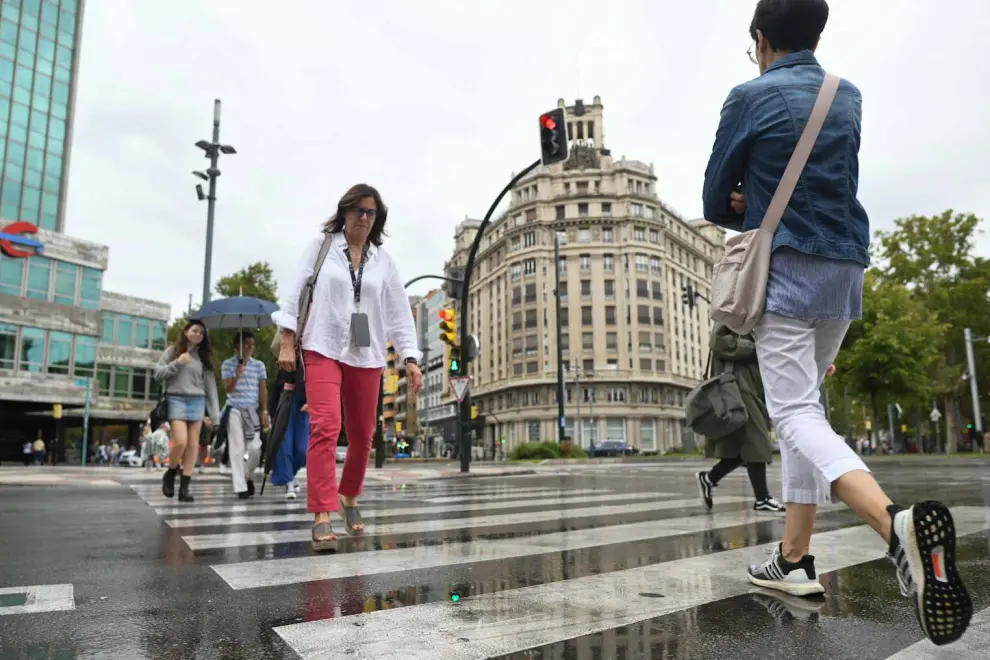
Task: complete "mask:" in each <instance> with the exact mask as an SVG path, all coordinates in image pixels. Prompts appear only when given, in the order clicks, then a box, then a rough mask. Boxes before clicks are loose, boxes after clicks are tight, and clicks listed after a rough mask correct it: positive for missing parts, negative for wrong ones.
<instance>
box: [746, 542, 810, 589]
mask: <svg viewBox="0 0 990 660" xmlns="http://www.w3.org/2000/svg"><path fill="white" fill-rule="evenodd" d="M746 577H748V578H749V581H750V582H752V583H753V584H755V585H756V586H758V587H763V588H764V589H774V590H776V591H783V592H784V593H785V594H790V595H791V596H813V595H816V594H821V593H825V587H823V586H822V585H821V583H820V582H819V581H818V575H817V573H815V558H814V557H812V556H811V555H805V556H804V557H802V558H801V561H798V562H794V563H791V562H789V561H787V560H786V559H784V555H783V550H782V549H781V544H779V543H778V544H777V547H776V548H774V549H773V553H772V554H771V555H770V558H769V559H767V560H766V561H764V562H763V563H762V564H753V565H752V566H750V567H749V571H747V573H746Z"/></svg>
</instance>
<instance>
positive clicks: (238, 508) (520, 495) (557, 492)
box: [155, 488, 612, 515]
mask: <svg viewBox="0 0 990 660" xmlns="http://www.w3.org/2000/svg"><path fill="white" fill-rule="evenodd" d="M610 492H612V491H611V490H608V489H606V488H597V489H590V488H589V489H585V490H562V489H559V488H552V489H551V488H548V489H545V490H544V489H540V490H532V491H530V490H525V491H524V490H520V491H516V492H515V493H509V494H504V495H498V496H488V495H485V496H479V497H473V496H472V497H464V498H460V497H456V498H452V501H455V502H456V501H462V500H463V501H466V502H467V501H471V500H472V499H477V500H482V501H486V502H487V501H493V500H494V501H497V500H502V499H517V500H519V499H526V498H527V496H529V495H537V496H546V497H550V496H554V497H563V496H565V495H572V494H585V493H587V494H589V495H590V494H592V493H610ZM299 497H300V499H301V500H302V501H298V500H297V501H296V502H293V501H292V500H283V501H279V500H269V499H267V498H265V499H260V500H256V501H255V502H253V503H252V504H233V503H232V504H228V505H226V506H224V505H213V504H210V505H209V506H202V507H197V506H196V504H198V503H199V501H198V500H197V502H196V503H194V504H193V505H192V506H189V505H188V504H187V505H185V506H178V505H175V506H160V507H156V508H155V513H157V514H159V515H185V514H189V515H196V514H202V513H244V512H246V511H251V512H260V511H264V510H265V509H266V507H267V508H271V509H273V513H278V512H279V511H296V510H301V511H305V510H306V506H307V504H306V501H305V500H306V496H305V495H303V494H300V496H299ZM238 501H240V500H238ZM432 501H433V500H430V499H423V498H422V497H369V498H361V501H360V504H361V508H362V510H364V509H366V508H369V507H368V506H367V505H368V504H396V503H400V502H410V503H412V502H432Z"/></svg>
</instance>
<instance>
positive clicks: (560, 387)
mask: <svg viewBox="0 0 990 660" xmlns="http://www.w3.org/2000/svg"><path fill="white" fill-rule="evenodd" d="M553 279H554V288H553V297H554V305H555V306H556V309H557V311H556V312H555V314H556V317H557V442H558V443H559V444H563V443H564V398H565V394H564V330H563V327H562V325H561V323H560V234H559V233H558V232H554V233H553ZM576 423H580V422H576Z"/></svg>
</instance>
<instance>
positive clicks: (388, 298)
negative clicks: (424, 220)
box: [272, 184, 423, 552]
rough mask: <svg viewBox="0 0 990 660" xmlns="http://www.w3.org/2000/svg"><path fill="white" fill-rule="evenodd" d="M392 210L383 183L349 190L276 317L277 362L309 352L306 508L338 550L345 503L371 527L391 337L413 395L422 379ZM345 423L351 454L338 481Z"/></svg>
mask: <svg viewBox="0 0 990 660" xmlns="http://www.w3.org/2000/svg"><path fill="white" fill-rule="evenodd" d="M387 216H388V209H387V208H386V206H385V204H384V203H383V202H382V198H381V195H379V194H378V191H377V190H375V189H374V188H372V187H371V186H368V185H365V184H359V185H356V186H354V187H353V188H351V189H350V190H348V191H347V193H345V194H344V196H343V197H342V198H341V199H340V202H338V204H337V211H336V213H334V215H333V216H332V217H331V218H330V220H328V221H327V222H326V224H325V225H324V227H323V231H324V234H321V235H320V236H319V237H316V238H314V239H313V240H312V241H310V243H309V245H308V247H307V250H306V254H305V255H304V256H303V258H302V263H301V266H300V269H299V271H298V273H297V275H296V278H295V281H294V282H293V284H292V286H291V287H290V288H289V289H288V292H287V295H286V297H285V298H284V299H283V300H282V301H280V310H279V311H278V312H276V313H275V314H273V315H272V318H273V320H274V321H275V323H276V324H277V325H278V327H279V328H280V329H281V348H280V350H279V356H278V364H279V367H280V368H281V369H284V370H286V371H294V370H295V368H296V366H297V365H296V361H297V353H298V352H299V351H301V355H302V360H303V367H304V373H305V379H306V398H307V399H308V402H309V414H310V435H309V450H308V452H307V454H306V473H307V488H306V497H307V504H308V506H307V509H308V510H309V511H310V512H311V513H313V514H315V519H314V521H313V534H312V540H313V549H314V550H316V551H318V552H319V551H324V550H335V549H336V546H337V537H336V536H335V535H334V532H333V527H332V526H331V523H330V514H331V513H332V512H334V511H338V510H340V512H341V516H342V517H343V519H344V524H345V527H346V529H347V532H348V534H351V535H358V534H361V533H363V532H364V523H363V522H362V520H361V514H360V512H359V510H358V508H357V498H358V496H359V495H360V494H361V489H362V487H363V485H364V476H365V471H366V470H367V468H368V457H369V455H370V454H371V444H372V438H373V436H374V432H375V425H376V422H377V420H376V419H375V417H376V414H377V410H378V390H379V388H380V387H381V376H382V369H383V368H384V367H385V360H386V348H385V344H386V338H387V339H390V340H391V341H392V345H393V346H394V347H395V350H396V351H397V352H398V353H399V355H400V356H401V358H402V360H403V363H404V365H405V370H406V377H407V379H408V381H409V389H410V393H411V394H415V393H416V392H418V391H419V388H420V386H421V385H422V382H423V375H422V373H421V372H420V370H419V366H418V362H419V359H420V355H421V354H420V351H419V347H418V341H417V336H416V326H415V323H414V321H413V316H412V309H411V308H410V306H409V299H408V298H407V297H406V292H405V287H404V286H403V283H402V279H401V278H400V277H399V271H398V269H397V268H396V266H395V262H394V261H393V259H392V257H391V255H389V254H388V252H386V251H385V250H384V249H383V248H382V247H381V245H382V238H383V236H384V230H385V220H386V218H387ZM327 233H329V235H330V238H331V240H332V244H331V246H330V250H329V251H328V252H327V255H326V259H325V261H324V262H323V266H322V268H320V271H319V275H318V277H317V279H316V285H315V287H314V289H313V301H312V305H311V307H310V310H309V316H308V318H307V319H306V325H305V328H304V330H303V333H302V334H303V336H302V337H301V338H297V337H296V327H297V321H298V311H299V293H300V291H301V290H302V287H303V285H304V284H305V283H306V281H307V280H308V279H309V278H310V277H311V276H312V274H313V269H314V265H315V262H316V258H317V255H318V254H319V252H320V247H321V246H322V245H323V241H324V239H325V238H326V234H327ZM342 418H343V420H342ZM342 424H343V426H344V428H345V430H346V431H347V458H346V459H345V461H344V470H343V475H342V477H341V480H340V487H339V489H338V487H337V478H336V451H337V437H338V436H339V434H340V429H341V425H342Z"/></svg>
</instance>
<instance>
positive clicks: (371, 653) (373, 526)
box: [0, 462, 990, 660]
mask: <svg viewBox="0 0 990 660" xmlns="http://www.w3.org/2000/svg"><path fill="white" fill-rule="evenodd" d="M699 465H700V464H691V463H685V464H672V463H665V464H645V463H644V464H635V465H630V466H627V465H589V466H584V467H575V468H568V469H567V470H566V471H563V472H560V471H558V473H550V472H546V473H542V474H536V475H532V476H527V477H515V478H512V479H484V480H449V481H448V480H444V481H442V482H417V483H410V484H408V486H407V487H406V488H401V487H392V486H388V487H369V488H368V491H367V493H366V494H365V497H364V500H363V501H364V502H365V511H366V517H367V518H368V520H369V530H368V534H367V535H366V536H365V537H364V538H356V539H350V538H346V537H344V538H342V539H341V542H340V550H339V552H338V553H337V554H335V555H327V556H315V555H313V554H312V553H311V552H310V551H309V548H308V543H306V540H307V539H308V523H307V520H308V517H307V515H306V514H305V503H304V500H301V501H299V502H297V503H285V502H284V501H282V500H281V499H280V498H278V497H276V496H275V494H274V490H275V489H273V492H272V493H271V496H270V494H269V492H268V491H266V494H265V497H264V498H263V499H259V498H256V500H257V501H252V502H249V503H244V502H242V501H239V500H236V499H235V498H234V497H233V496H232V495H231V494H230V492H229V490H230V489H229V484H228V483H226V482H224V481H221V480H219V479H215V478H214V479H200V480H198V482H194V484H195V485H194V490H195V494H196V495H197V497H198V498H199V499H198V500H197V502H196V503H194V504H193V505H191V506H188V507H179V506H176V504H175V503H174V502H167V501H163V500H162V498H161V497H160V491H158V490H157V486H156V484H155V483H153V482H143V483H137V484H134V487H133V489H131V490H130V492H129V493H126V494H125V493H124V492H123V491H120V492H116V491H115V492H108V491H107V489H102V490H101V491H100V492H96V491H95V490H89V491H87V490H80V491H73V493H72V494H71V495H70V496H69V498H68V499H66V496H65V494H66V491H61V498H60V495H59V492H56V491H51V490H48V491H46V490H41V489H27V488H20V489H7V490H0V520H2V521H3V524H4V531H5V539H6V538H10V539H13V542H12V543H9V544H8V545H6V546H5V548H4V549H5V553H4V554H5V555H9V558H8V557H7V556H3V557H0V571H2V572H0V577H2V582H0V587H4V586H18V585H28V584H35V585H37V584H71V585H73V586H74V589H75V599H76V603H75V610H74V611H71V612H53V613H42V614H31V615H14V616H8V617H0V630H2V631H3V632H2V636H0V658H6V657H17V658H20V657H25V658H27V657H35V656H38V657H41V656H42V655H43V657H46V658H47V657H74V658H75V657H147V658H167V659H168V658H186V657H195V658H241V657H243V658H296V657H303V658H311V657H312V658H315V657H319V658H389V657H396V658H399V657H402V658H403V659H404V660H415V659H416V658H446V657H451V658H454V657H456V658H490V657H510V658H518V659H522V658H575V659H582V660H583V659H584V658H677V659H687V658H692V659H693V658H726V659H727V660H728V659H730V658H732V659H736V658H751V657H752V658H763V657H766V658H791V657H799V658H801V659H802V660H813V659H816V658H828V659H832V658H836V659H843V658H850V659H851V658H856V659H857V660H858V659H860V658H876V659H877V660H885V659H887V658H895V660H913V659H916V658H929V657H933V658H937V657H940V656H936V655H932V653H933V651H934V648H933V647H932V646H931V645H930V644H928V643H927V642H920V640H921V633H920V631H919V629H918V627H917V623H916V621H915V619H914V614H913V612H912V610H911V606H910V603H908V602H907V601H905V600H903V599H901V598H900V596H899V594H898V591H897V586H896V583H895V581H894V580H893V571H892V567H891V566H890V564H889V562H888V561H887V560H886V559H884V552H885V547H884V544H883V543H882V542H880V541H879V540H878V539H876V537H875V536H874V535H873V533H872V532H871V531H870V530H868V529H867V528H866V527H864V526H863V525H862V523H861V522H860V521H859V520H858V519H857V518H856V517H855V516H854V515H853V514H852V513H851V512H850V511H848V510H846V509H844V507H831V508H829V509H827V510H824V511H823V512H822V514H821V517H820V520H819V524H818V527H817V528H816V531H817V534H816V537H815V540H814V542H813V552H814V553H815V554H816V555H817V557H818V564H819V568H820V570H821V571H822V572H823V574H822V575H821V580H822V582H823V584H824V585H825V586H826V594H825V597H824V598H821V599H817V600H809V599H795V598H790V597H786V596H782V595H780V594H772V593H767V592H764V591H762V590H758V589H754V588H752V587H751V585H749V583H748V582H746V581H745V579H744V575H743V570H744V568H745V566H746V564H747V563H749V562H751V561H758V560H760V559H762V557H764V556H765V554H764V553H765V552H766V551H768V549H769V548H771V547H772V544H773V543H775V542H776V540H778V539H779V536H780V534H781V531H782V529H783V517H782V516H780V515H776V514H767V513H756V512H753V511H752V510H751V508H750V507H751V504H752V496H751V494H750V492H749V489H748V485H747V483H746V481H745V477H744V475H732V476H730V477H729V478H727V479H726V480H725V481H724V482H723V484H722V486H721V487H720V488H719V491H718V492H717V493H716V507H715V510H714V511H713V512H711V513H707V512H705V511H704V510H703V508H702V507H701V506H700V502H699V501H698V500H697V496H696V490H695V482H694V473H695V471H696V470H697V469H699ZM983 470H984V468H983V466H982V465H980V464H979V463H976V464H973V463H970V462H966V463H965V464H960V465H959V466H949V467H945V466H944V464H943V465H940V466H935V467H931V466H929V467H927V468H926V467H924V466H917V465H914V466H907V467H905V466H901V465H892V466H887V465H879V466H878V467H877V468H876V471H877V473H878V476H879V478H880V479H881V481H882V482H883V483H884V484H885V485H889V486H890V490H891V491H893V492H892V495H894V496H895V498H896V499H898V500H899V501H902V502H911V501H913V500H915V499H921V498H923V497H928V496H931V495H932V494H931V493H929V492H926V486H927V485H929V484H931V486H932V487H933V488H935V489H937V491H938V492H937V493H935V495H937V496H938V497H939V498H941V499H944V500H945V501H947V503H949V504H950V506H952V507H953V510H954V512H955V515H956V522H957V526H958V527H959V529H960V534H967V536H965V537H964V538H962V539H961V540H960V545H959V558H960V566H961V568H962V570H963V573H964V576H965V577H966V578H967V580H968V583H969V586H970V590H971V592H972V594H973V598H974V604H975V605H976V607H977V610H985V608H987V606H988V605H990V571H988V569H990V548H988V539H990V533H988V532H987V531H986V530H987V529H988V527H990V519H988V509H987V508H986V507H987V503H988V499H987V494H988V492H987V491H988V488H990V482H988V481H986V480H984V479H982V476H983ZM778 474H779V472H778V470H777V469H776V468H775V469H773V470H772V471H771V475H772V478H774V475H778ZM771 485H772V487H777V485H776V484H771ZM12 493H14V494H15V495H19V496H18V497H17V498H16V499H13V500H12V499H11V497H9V496H10V495H11V494H12ZM135 495H137V497H135ZM25 496H27V499H24V498H25ZM149 505H150V506H149ZM56 511H68V512H69V514H70V515H69V518H68V521H67V523H66V530H65V531H66V534H67V537H66V541H65V543H64V544H61V545H53V544H52V543H51V542H50V539H49V538H47V537H46V536H45V535H44V534H43V528H44V527H45V526H46V525H47V524H49V522H50V521H52V520H54V519H55V518H53V517H52V516H53V512H56ZM92 511H99V512H100V515H99V517H98V518H97V517H96V516H94V515H92V514H91V513H90V512H92ZM73 512H75V513H73ZM7 532H9V534H8V533H7ZM67 557H70V558H71V559H70V560H66V558H67ZM2 605H3V603H2V602H0V609H2ZM964 641H965V642H966V644H965V645H962V644H961V645H957V646H956V647H954V648H955V652H956V655H953V656H945V657H958V658H985V657H988V655H990V621H988V617H987V615H986V613H985V612H984V613H982V614H978V616H977V617H976V618H975V619H974V625H973V627H972V629H971V631H970V634H969V635H968V636H967V637H966V638H965V639H964ZM919 642H920V643H919ZM919 654H920V655H919Z"/></svg>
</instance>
